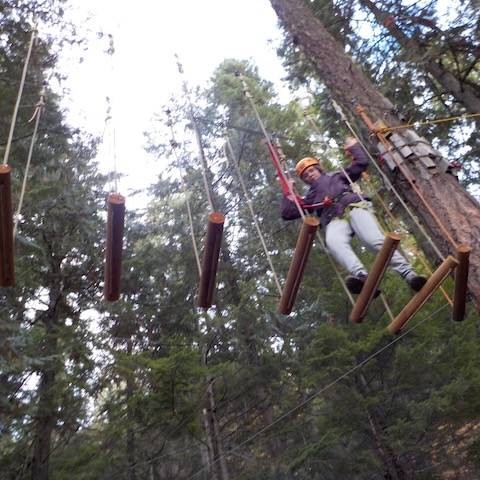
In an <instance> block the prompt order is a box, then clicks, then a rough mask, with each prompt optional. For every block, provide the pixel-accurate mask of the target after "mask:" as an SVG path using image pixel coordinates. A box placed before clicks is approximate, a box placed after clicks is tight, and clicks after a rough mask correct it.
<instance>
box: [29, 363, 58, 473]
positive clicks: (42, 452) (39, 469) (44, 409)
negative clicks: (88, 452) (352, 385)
mask: <svg viewBox="0 0 480 480" xmlns="http://www.w3.org/2000/svg"><path fill="white" fill-rule="evenodd" d="M54 386H55V372H54V371H53V370H48V371H44V372H43V373H42V374H41V380H40V386H39V388H38V394H39V401H38V413H37V418H36V426H35V439H34V444H33V458H32V464H31V473H32V480H48V468H49V461H50V451H51V441H52V432H53V429H54V427H55V415H54V412H55V408H54V405H55V403H54V401H55V397H54V394H53V389H54Z"/></svg>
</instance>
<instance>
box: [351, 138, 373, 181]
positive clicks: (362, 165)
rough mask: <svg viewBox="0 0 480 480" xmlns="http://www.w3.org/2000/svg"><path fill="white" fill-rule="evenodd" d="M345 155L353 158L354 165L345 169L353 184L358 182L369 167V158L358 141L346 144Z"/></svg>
mask: <svg viewBox="0 0 480 480" xmlns="http://www.w3.org/2000/svg"><path fill="white" fill-rule="evenodd" d="M345 153H346V155H349V156H351V157H353V158H352V163H350V165H349V166H348V167H347V168H345V171H346V172H347V174H348V176H349V177H350V178H351V179H352V182H356V181H357V180H358V179H359V178H360V177H361V176H362V172H364V171H365V170H366V169H367V167H368V163H369V161H368V156H367V154H366V153H365V150H364V149H363V147H362V146H361V145H360V144H359V143H358V142H357V141H356V140H350V141H348V140H347V142H346V143H345Z"/></svg>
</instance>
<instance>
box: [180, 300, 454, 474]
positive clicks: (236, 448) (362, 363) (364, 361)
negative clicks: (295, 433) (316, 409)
mask: <svg viewBox="0 0 480 480" xmlns="http://www.w3.org/2000/svg"><path fill="white" fill-rule="evenodd" d="M447 306H448V304H445V305H443V306H442V307H440V308H438V309H437V310H435V311H434V312H433V313H431V314H430V315H428V316H426V317H425V318H423V319H422V320H420V321H419V322H418V323H417V324H415V325H414V326H413V327H412V328H410V329H409V330H406V331H405V332H404V333H401V334H399V335H398V336H397V337H396V338H394V339H393V340H392V341H391V342H389V343H387V344H386V345H384V346H383V347H381V348H379V349H378V350H377V351H375V352H374V353H372V354H371V355H369V356H368V357H367V358H365V359H364V360H362V361H361V362H359V363H357V364H356V365H354V366H353V367H352V368H350V369H349V370H347V371H346V372H344V373H343V374H342V375H340V376H339V377H337V378H336V379H334V380H332V381H331V382H330V383H328V384H327V385H325V386H324V387H322V388H320V389H319V390H317V391H316V392H314V393H312V394H311V395H309V396H308V397H307V398H306V399H305V400H303V401H302V402H300V403H299V404H297V405H296V406H294V407H293V408H291V409H289V410H287V411H286V412H284V413H282V414H281V415H279V416H278V417H277V418H276V419H275V420H273V421H272V422H271V423H269V424H267V425H265V427H263V428H261V429H260V430H257V431H256V432H255V433H254V434H252V435H250V436H249V437H248V438H247V439H245V440H244V441H243V442H240V443H239V444H238V445H235V446H234V447H233V448H231V449H230V450H229V451H227V452H226V453H225V454H224V455H225V456H226V455H229V454H230V453H233V452H235V451H237V450H238V449H240V448H241V447H243V446H244V445H246V444H248V443H250V442H252V441H253V440H255V439H256V438H257V437H259V436H260V435H261V434H262V433H264V432H266V431H267V430H270V429H271V428H272V427H273V426H275V425H277V424H278V423H280V422H281V421H282V420H284V419H285V418H287V417H289V416H290V415H292V413H295V412H297V411H298V410H300V409H301V408H303V407H304V406H306V405H308V404H309V403H310V402H311V401H312V400H314V399H315V398H317V397H318V396H319V395H321V394H322V393H325V392H326V391H327V390H329V389H330V388H331V387H333V386H334V385H336V384H337V383H339V382H340V381H341V380H343V379H344V378H346V377H348V376H349V375H351V374H352V373H354V372H355V371H357V370H360V369H361V368H362V367H363V366H364V365H366V364H367V363H369V362H370V361H371V360H373V359H374V358H375V357H377V356H378V355H380V354H381V353H383V352H384V351H385V350H388V349H389V348H390V347H391V346H392V345H394V344H395V343H397V342H399V341H400V340H401V339H402V338H404V337H405V336H406V335H408V334H410V333H411V332H412V331H413V330H415V329H416V328H418V327H419V326H420V325H422V324H424V323H425V322H426V321H427V320H429V319H430V318H431V317H433V316H434V315H437V314H438V313H440V312H441V311H442V310H443V309H444V308H445V307H447ZM219 459H220V457H217V458H216V459H215V460H214V461H213V463H216V462H218V461H219ZM205 468H206V467H204V468H202V469H201V470H199V471H198V472H196V473H195V474H194V475H192V476H190V477H188V479H187V480H193V479H194V478H196V477H198V475H199V474H200V473H202V472H203V471H204V470H205Z"/></svg>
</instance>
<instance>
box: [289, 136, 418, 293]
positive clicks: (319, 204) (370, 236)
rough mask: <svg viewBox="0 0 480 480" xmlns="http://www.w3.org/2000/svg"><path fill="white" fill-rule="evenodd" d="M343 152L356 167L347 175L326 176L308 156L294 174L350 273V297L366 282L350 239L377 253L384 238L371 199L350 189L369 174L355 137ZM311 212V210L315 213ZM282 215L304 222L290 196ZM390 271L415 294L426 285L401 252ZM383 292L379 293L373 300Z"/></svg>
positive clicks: (329, 244) (333, 250)
mask: <svg viewBox="0 0 480 480" xmlns="http://www.w3.org/2000/svg"><path fill="white" fill-rule="evenodd" d="M344 151H345V154H346V155H348V156H351V157H352V162H351V163H350V165H349V166H348V167H346V168H345V169H344V170H343V169H342V170H339V171H335V172H327V171H325V169H324V167H323V166H322V165H321V164H320V162H319V161H318V160H317V159H316V158H313V157H307V158H303V159H302V160H300V161H299V162H298V163H297V165H296V167H295V172H296V174H297V176H298V177H300V178H301V179H302V180H303V182H305V183H306V184H307V185H308V186H309V187H310V188H309V190H308V192H307V194H306V195H305V197H303V198H302V199H301V203H302V206H303V208H306V209H309V206H310V207H313V210H314V211H315V213H316V214H317V215H318V216H319V217H320V226H321V227H322V228H324V229H325V241H326V245H327V249H328V251H329V252H330V253H331V254H332V255H333V257H334V258H335V260H336V261H337V262H338V263H339V264H340V265H342V266H343V267H344V268H345V269H346V270H347V271H348V272H349V275H348V277H347V278H346V282H345V283H346V285H347V287H348V289H349V290H350V292H352V293H354V294H358V293H360V291H361V290H362V287H363V285H364V283H365V280H366V278H367V270H366V269H365V267H364V265H363V264H362V262H361V261H360V259H359V258H358V256H357V255H356V254H355V252H354V251H353V250H352V247H351V244H350V242H351V240H352V237H353V236H354V235H356V236H357V237H358V238H359V240H360V242H361V243H362V244H363V245H364V246H365V247H367V248H368V249H370V250H373V251H378V250H380V248H381V247H382V245H383V242H384V235H383V233H382V232H381V230H380V227H379V226H378V223H377V220H376V218H375V216H374V214H373V213H372V211H371V202H370V201H369V200H370V199H369V198H368V197H367V198H362V196H361V195H359V194H358V193H355V192H354V191H353V190H352V185H351V182H355V181H357V180H358V179H359V178H360V177H361V174H362V172H364V171H365V170H366V169H367V166H368V157H367V155H366V154H365V152H364V150H363V148H362V147H361V146H360V144H359V143H358V142H357V140H356V139H355V138H353V137H347V139H346V141H345V145H344ZM294 184H295V181H294V180H290V185H291V186H292V191H293V187H294ZM309 210H310V211H312V208H310V209H309ZM281 215H282V218H283V219H284V220H293V219H296V218H299V217H300V213H299V211H298V208H297V206H296V204H295V202H294V199H293V198H292V196H291V195H284V197H283V199H282V205H281ZM390 266H391V267H392V268H393V270H395V271H396V272H397V273H398V274H399V275H400V276H401V277H402V278H403V279H405V280H406V281H407V283H408V284H409V285H410V287H411V288H412V289H413V290H414V291H416V292H418V291H419V290H420V289H421V288H422V287H423V285H424V284H425V282H426V279H425V278H424V277H422V276H420V275H418V274H417V273H416V272H415V271H414V270H413V268H412V266H411V265H410V263H409V262H408V261H407V260H406V259H405V258H404V257H403V256H402V255H401V254H400V253H398V252H395V253H394V254H393V256H392V259H391V261H390ZM379 293H380V292H379V291H377V292H376V295H375V296H377V295H378V294H379Z"/></svg>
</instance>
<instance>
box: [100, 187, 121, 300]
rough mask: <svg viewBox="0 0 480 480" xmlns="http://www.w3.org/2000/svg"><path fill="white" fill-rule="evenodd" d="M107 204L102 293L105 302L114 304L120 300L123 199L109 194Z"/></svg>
mask: <svg viewBox="0 0 480 480" xmlns="http://www.w3.org/2000/svg"><path fill="white" fill-rule="evenodd" d="M107 204H108V213H107V246H106V249H105V284H104V289H103V293H104V297H105V300H107V301H108V302H114V301H116V300H118V299H119V298H120V284H121V277H122V250H123V229H124V224H125V197H123V196H122V195H120V194H119V193H111V194H110V195H109V196H108V199H107Z"/></svg>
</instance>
